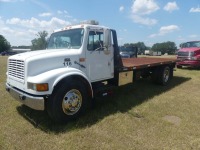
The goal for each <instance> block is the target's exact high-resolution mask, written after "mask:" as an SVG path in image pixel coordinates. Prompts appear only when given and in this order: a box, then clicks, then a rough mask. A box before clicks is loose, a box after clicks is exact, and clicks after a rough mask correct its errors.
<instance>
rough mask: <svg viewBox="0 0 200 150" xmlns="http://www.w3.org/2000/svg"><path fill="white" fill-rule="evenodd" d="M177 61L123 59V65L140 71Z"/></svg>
mask: <svg viewBox="0 0 200 150" xmlns="http://www.w3.org/2000/svg"><path fill="white" fill-rule="evenodd" d="M176 61H177V60H176V59H174V58H149V57H141V58H123V59H122V63H123V66H124V67H127V68H132V69H138V68H146V67H152V66H159V65H163V64H170V63H175V62H176Z"/></svg>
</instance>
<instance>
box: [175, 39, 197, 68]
mask: <svg viewBox="0 0 200 150" xmlns="http://www.w3.org/2000/svg"><path fill="white" fill-rule="evenodd" d="M177 59H178V60H179V61H178V62H177V64H176V65H177V68H181V67H183V66H187V67H193V68H194V67H200V41H190V42H185V43H182V44H180V49H179V51H178V53H177Z"/></svg>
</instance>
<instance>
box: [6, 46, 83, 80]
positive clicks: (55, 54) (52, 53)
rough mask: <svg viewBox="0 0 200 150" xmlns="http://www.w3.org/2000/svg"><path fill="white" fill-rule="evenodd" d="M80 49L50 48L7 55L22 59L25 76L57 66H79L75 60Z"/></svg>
mask: <svg viewBox="0 0 200 150" xmlns="http://www.w3.org/2000/svg"><path fill="white" fill-rule="evenodd" d="M80 55H81V51H80V50H79V49H52V50H39V51H31V52H26V53H21V54H17V55H13V56H10V57H9V60H12V59H13V60H20V61H24V64H25V70H26V73H27V74H26V76H35V75H37V74H40V73H43V72H46V71H49V70H53V69H57V68H77V69H78V68H79V67H80V65H78V63H77V62H79V58H80Z"/></svg>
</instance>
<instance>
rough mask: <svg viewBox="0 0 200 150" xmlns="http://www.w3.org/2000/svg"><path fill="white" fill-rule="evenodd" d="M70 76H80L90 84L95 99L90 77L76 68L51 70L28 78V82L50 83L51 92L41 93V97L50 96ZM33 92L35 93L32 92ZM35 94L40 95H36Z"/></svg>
mask: <svg viewBox="0 0 200 150" xmlns="http://www.w3.org/2000/svg"><path fill="white" fill-rule="evenodd" d="M69 76H80V77H82V78H84V79H85V80H86V81H87V83H88V84H89V86H90V88H91V91H92V97H93V90H92V85H91V82H90V80H89V79H88V77H87V76H86V75H85V73H84V72H82V71H80V70H78V69H76V68H58V69H54V70H50V71H47V72H44V73H41V74H39V75H37V76H33V77H28V79H27V81H28V82H30V83H48V84H49V91H47V92H40V94H39V95H41V94H42V95H50V94H51V93H52V92H53V89H54V87H55V86H56V85H57V84H58V83H59V82H60V81H61V80H63V79H64V78H66V77H69ZM32 92H33V91H32ZM35 94H38V92H37V93H35Z"/></svg>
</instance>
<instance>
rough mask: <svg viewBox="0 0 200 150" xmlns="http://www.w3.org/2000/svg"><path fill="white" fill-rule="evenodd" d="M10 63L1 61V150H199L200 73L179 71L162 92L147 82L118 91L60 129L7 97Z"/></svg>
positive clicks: (100, 100) (38, 113)
mask: <svg viewBox="0 0 200 150" xmlns="http://www.w3.org/2000/svg"><path fill="white" fill-rule="evenodd" d="M6 60H7V57H2V56H0V101H1V103H0V111H1V112H0V149H20V150H21V149H83V150H84V149H109V150H110V149H139V150H140V149H141V150H143V149H200V137H199V135H200V130H199V124H200V117H199V116H200V111H199V108H200V95H199V88H200V70H192V69H177V70H176V71H175V72H174V78H173V80H172V81H171V83H170V84H169V85H168V86H164V87H162V86H158V85H154V84H152V83H151V81H150V80H148V79H145V80H139V81H138V82H136V83H134V84H133V85H126V86H122V87H120V88H116V89H114V95H112V97H106V98H99V99H97V101H96V105H95V106H94V108H93V109H92V110H90V111H88V112H87V113H86V114H85V115H84V116H82V117H81V118H79V119H77V120H75V121H72V122H69V123H67V124H65V125H58V124H55V123H53V122H52V121H51V120H50V118H49V117H48V115H47V113H46V112H43V111H35V110H31V109H29V108H27V107H26V106H23V105H21V104H20V103H19V102H17V101H15V100H13V99H12V98H11V97H10V96H9V94H7V92H6V91H5V81H6Z"/></svg>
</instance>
